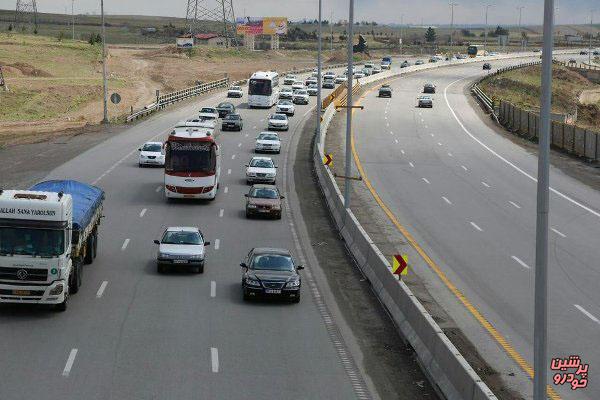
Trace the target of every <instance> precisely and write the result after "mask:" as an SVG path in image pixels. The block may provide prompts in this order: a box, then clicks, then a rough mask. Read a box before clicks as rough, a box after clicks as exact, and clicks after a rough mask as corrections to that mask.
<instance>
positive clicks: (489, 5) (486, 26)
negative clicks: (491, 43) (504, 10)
mask: <svg viewBox="0 0 600 400" xmlns="http://www.w3.org/2000/svg"><path fill="white" fill-rule="evenodd" d="M493 6H494V5H493V4H486V5H485V34H484V35H485V37H484V39H483V55H484V56H485V55H486V51H487V36H488V10H489V9H490V7H493Z"/></svg>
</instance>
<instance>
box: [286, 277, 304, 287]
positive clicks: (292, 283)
mask: <svg viewBox="0 0 600 400" xmlns="http://www.w3.org/2000/svg"><path fill="white" fill-rule="evenodd" d="M285 286H287V287H290V288H297V287H300V279H296V280H294V281H289V282H288V283H286V285H285Z"/></svg>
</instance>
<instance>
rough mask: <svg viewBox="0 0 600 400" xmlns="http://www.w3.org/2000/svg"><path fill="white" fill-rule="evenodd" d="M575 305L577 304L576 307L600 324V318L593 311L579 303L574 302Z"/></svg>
mask: <svg viewBox="0 0 600 400" xmlns="http://www.w3.org/2000/svg"><path fill="white" fill-rule="evenodd" d="M573 305H574V306H575V308H577V309H578V310H579V311H581V312H582V313H583V314H584V315H585V316H586V317H588V318H589V319H591V320H592V321H594V322H595V323H597V324H600V320H599V319H598V318H596V317H595V316H594V315H593V314H592V313H591V312H589V311H588V310H586V309H585V308H583V307H581V306H580V305H579V304H573Z"/></svg>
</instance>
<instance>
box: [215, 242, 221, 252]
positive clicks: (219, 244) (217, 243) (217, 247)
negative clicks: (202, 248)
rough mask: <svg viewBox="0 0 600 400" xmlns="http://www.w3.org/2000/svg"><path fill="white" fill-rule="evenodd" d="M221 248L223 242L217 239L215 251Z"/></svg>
mask: <svg viewBox="0 0 600 400" xmlns="http://www.w3.org/2000/svg"><path fill="white" fill-rule="evenodd" d="M220 246H221V241H220V240H219V239H215V250H219V247H220Z"/></svg>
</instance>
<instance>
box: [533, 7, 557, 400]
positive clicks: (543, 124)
mask: <svg viewBox="0 0 600 400" xmlns="http://www.w3.org/2000/svg"><path fill="white" fill-rule="evenodd" d="M553 14H554V0H544V46H543V50H542V94H541V106H542V108H541V112H540V131H539V138H540V140H539V151H538V153H539V155H538V181H537V219H536V229H535V289H534V290H535V292H534V303H535V304H534V325H533V326H534V327H533V350H534V354H533V368H534V377H533V399H534V400H546V396H547V394H546V392H547V389H546V387H547V385H548V383H547V381H548V376H547V370H548V362H547V361H548V338H547V335H548V215H549V197H550V184H549V175H550V166H549V158H550V129H551V123H552V121H551V120H550V111H551V107H552V48H553V45H554V43H553V41H554V40H553V39H554V37H553V31H554V26H553V25H554V15H553Z"/></svg>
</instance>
